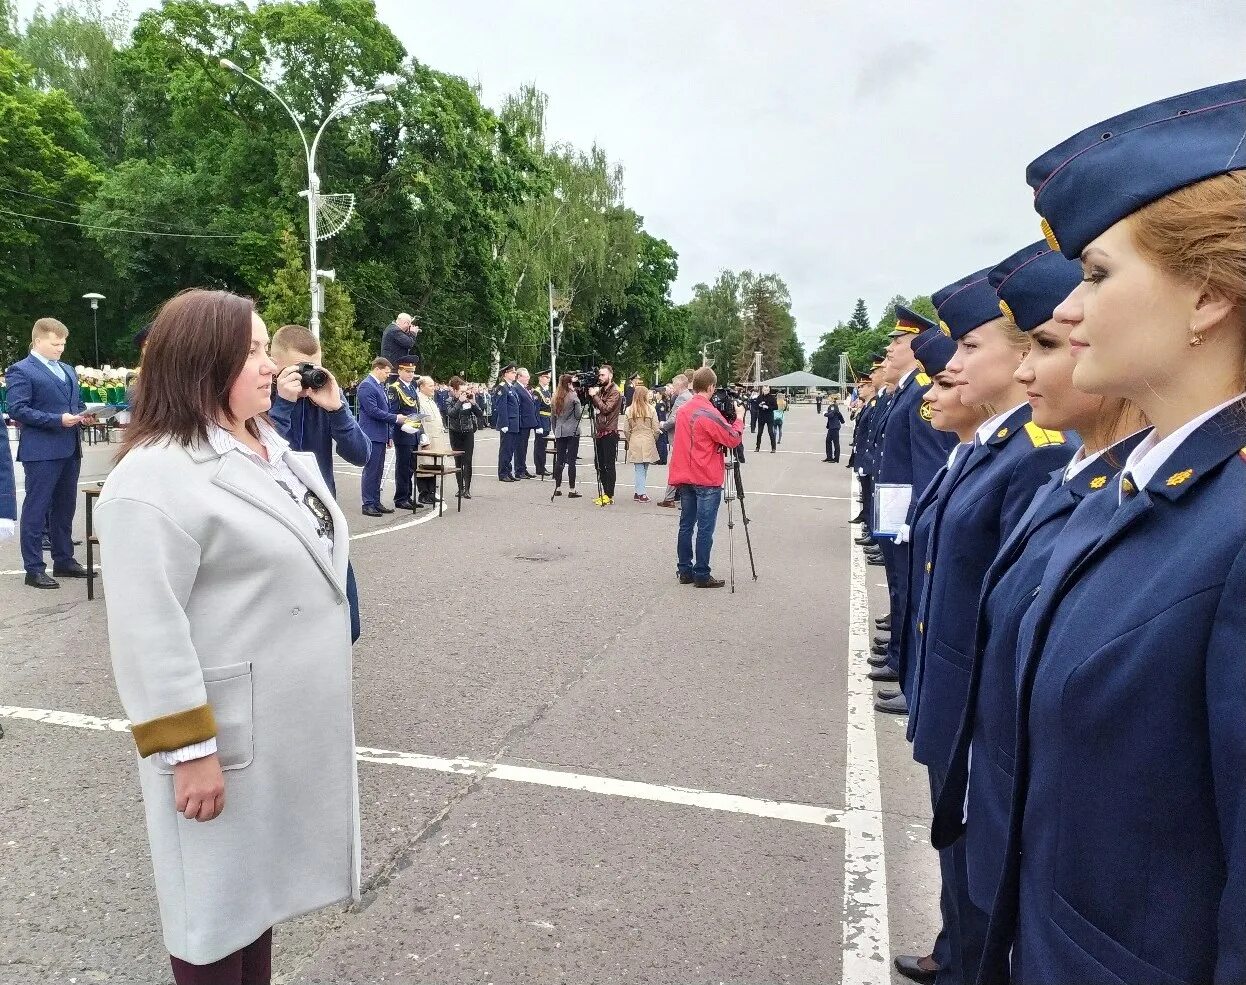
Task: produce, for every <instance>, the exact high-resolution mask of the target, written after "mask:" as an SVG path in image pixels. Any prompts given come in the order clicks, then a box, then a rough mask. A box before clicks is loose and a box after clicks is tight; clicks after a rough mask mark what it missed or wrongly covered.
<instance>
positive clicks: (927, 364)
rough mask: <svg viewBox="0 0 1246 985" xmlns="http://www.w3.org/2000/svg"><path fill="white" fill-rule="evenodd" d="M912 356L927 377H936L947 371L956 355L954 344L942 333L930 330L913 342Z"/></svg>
mask: <svg viewBox="0 0 1246 985" xmlns="http://www.w3.org/2000/svg"><path fill="white" fill-rule="evenodd" d="M913 355H914V356H915V357H916V358H917V364H918V365H919V366H921V368H922V372H923V373H925V374H926V375H927V376H937V375H938V374H939V373H942V372H943V371H944V370H945V369H947V364H948V363H949V362H951V361H952V357H953V356H954V355H956V343H955V342H953V341H952V340H951V339H950V338H948V337H947V336H946V335H944V334H943V333H942V332H940V331H938V330H936V329H931V330H930V331H928V332H922V334H921V335H919V336H917V338H915V339H914V340H913Z"/></svg>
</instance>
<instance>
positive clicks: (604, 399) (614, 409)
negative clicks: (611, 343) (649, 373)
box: [588, 363, 623, 506]
mask: <svg viewBox="0 0 1246 985" xmlns="http://www.w3.org/2000/svg"><path fill="white" fill-rule="evenodd" d="M597 383H598V385H597V386H595V387H590V388H589V391H588V396H589V399H590V400H592V401H593V406H594V407H596V408H597V433H596V435H595V436H594V437H595V439H596V442H597V470H598V473H599V474H600V476H601V489H602V495H601V498H600V499H598V500H597V505H598V506H610V505H612V504H613V503H614V482H615V460H616V459H617V458H618V454H619V411H620V410H621V409H622V407H623V394H621V393H620V392H619V388H618V387H617V386H615V385H614V367H613V366H610V365H609V364H608V363H603V364H602V366H601V368H600V369H598V370H597Z"/></svg>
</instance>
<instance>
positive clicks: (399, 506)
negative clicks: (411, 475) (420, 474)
mask: <svg viewBox="0 0 1246 985" xmlns="http://www.w3.org/2000/svg"><path fill="white" fill-rule="evenodd" d="M411 508H412V506H411V500H409V499H403V500H397V499H395V500H394V509H396V510H409V509H411Z"/></svg>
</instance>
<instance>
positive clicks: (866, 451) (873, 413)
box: [853, 353, 891, 540]
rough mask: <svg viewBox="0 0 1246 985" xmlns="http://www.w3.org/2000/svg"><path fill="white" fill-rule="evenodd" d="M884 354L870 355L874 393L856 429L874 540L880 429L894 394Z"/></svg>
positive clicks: (867, 520)
mask: <svg viewBox="0 0 1246 985" xmlns="http://www.w3.org/2000/svg"><path fill="white" fill-rule="evenodd" d="M883 358H884V356H883V354H882V353H876V354H875V355H873V356H871V357H870V390H871V392H872V394H873V395H872V396H871V397H870V398H869V400H868V401H866V404H865V407H864V408H863V409H862V411H861V413H860V414H859V415H858V416H857V426H856V433H855V434H854V436H853V458H854V468H855V471H856V473H857V478H858V479H859V480H860V482H861V503H862V516H863V517H864V520H863V523H864V525H865V531H866V536H865V539H869V540H872V536H871V534H872V532H873V525H874V480H875V471H876V458H877V456H876V450H877V449H876V441H877V437H878V429H879V426H880V424H881V423H882V419H883V415H884V414H886V412H887V405H888V404H889V403H891V397H890V396H889V394H888V392H887V388H886V385H885V384H884V382H883V371H882V369H883Z"/></svg>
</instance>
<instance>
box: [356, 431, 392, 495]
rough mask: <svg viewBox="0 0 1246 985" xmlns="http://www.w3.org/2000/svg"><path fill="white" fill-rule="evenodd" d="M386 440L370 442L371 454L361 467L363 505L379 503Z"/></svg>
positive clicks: (383, 472)
mask: <svg viewBox="0 0 1246 985" xmlns="http://www.w3.org/2000/svg"><path fill="white" fill-rule="evenodd" d="M387 444H388V442H386V441H374V442H372V454H370V455H369V456H368V464H367V465H365V466H364V467H363V480H362V482H363V505H364V506H380V505H381V476H383V475H384V474H385V446H386V445H387Z"/></svg>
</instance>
